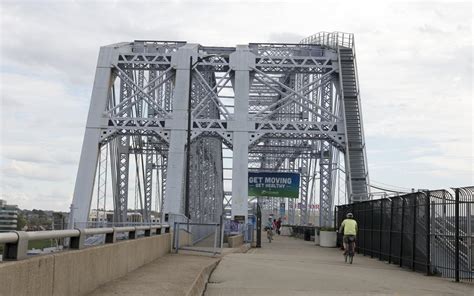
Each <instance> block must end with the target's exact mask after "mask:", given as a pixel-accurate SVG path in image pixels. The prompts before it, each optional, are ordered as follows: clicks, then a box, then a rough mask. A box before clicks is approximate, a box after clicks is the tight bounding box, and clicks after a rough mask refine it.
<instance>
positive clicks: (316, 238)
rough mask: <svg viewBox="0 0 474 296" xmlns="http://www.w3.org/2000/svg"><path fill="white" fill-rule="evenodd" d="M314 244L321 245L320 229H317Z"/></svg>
mask: <svg viewBox="0 0 474 296" xmlns="http://www.w3.org/2000/svg"><path fill="white" fill-rule="evenodd" d="M314 244H315V245H316V246H319V234H318V231H316V235H315V236H314Z"/></svg>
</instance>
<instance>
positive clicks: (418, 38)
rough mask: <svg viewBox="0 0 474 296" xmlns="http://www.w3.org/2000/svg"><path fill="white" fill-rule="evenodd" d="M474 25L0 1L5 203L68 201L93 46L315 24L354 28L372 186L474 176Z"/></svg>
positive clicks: (359, 9)
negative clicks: (473, 88)
mask: <svg viewBox="0 0 474 296" xmlns="http://www.w3.org/2000/svg"><path fill="white" fill-rule="evenodd" d="M374 2H375V1H374ZM382 2H383V3H382ZM472 23H473V7H472V3H471V2H470V1H469V2H455V3H451V2H448V1H445V2H429V1H424V2H413V1H396V2H385V1H377V2H376V3H369V2H364V1H345V2H341V1H308V2H305V1H291V2H290V1H289V2H270V1H247V2H240V3H238V2H231V1H223V0H221V1H213V2H208V1H193V2H186V1H130V0H129V1H96V2H92V1H39V0H36V1H18V0H17V1H9V0H0V94H1V101H0V114H1V120H0V133H1V134H0V144H1V145H0V198H1V199H6V200H7V201H8V202H9V203H12V204H18V205H19V206H20V207H21V208H26V209H33V208H42V209H52V210H63V211H66V210H68V208H69V205H70V203H71V201H72V193H73V189H74V182H75V178H76V173H77V167H78V160H79V155H80V149H81V145H82V139H83V135H84V130H85V124H86V118H87V112H88V107H89V102H90V94H91V89H92V84H93V79H94V72H95V66H96V62H97V54H98V51H99V47H100V46H101V45H108V44H112V43H118V42H123V41H133V40H139V39H141V40H143V39H147V40H184V41H188V42H192V43H200V44H203V45H208V46H211V45H215V46H235V45H237V44H247V43H252V42H286V43H297V42H299V41H300V40H301V39H302V38H304V37H307V36H309V35H312V34H314V33H317V32H319V31H342V32H351V33H354V34H355V45H356V55H357V65H358V70H359V82H360V90H361V100H362V108H363V120H364V129H365V136H366V144H367V158H368V164H369V174H370V180H371V182H372V183H373V184H379V185H380V184H388V185H390V186H392V188H395V186H396V188H398V187H400V188H429V189H439V188H449V187H456V186H466V185H473V184H474V155H473V154H474V152H473V150H474V149H473V148H474V147H473V125H474V120H473V113H474V110H473V107H474V106H473V102H472V100H473V99H472V94H473V92H472V83H473V51H474V49H473V36H472Z"/></svg>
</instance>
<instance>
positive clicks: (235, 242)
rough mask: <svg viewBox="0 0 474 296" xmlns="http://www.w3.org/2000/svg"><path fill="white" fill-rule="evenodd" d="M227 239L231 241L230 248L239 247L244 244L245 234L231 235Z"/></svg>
mask: <svg viewBox="0 0 474 296" xmlns="http://www.w3.org/2000/svg"><path fill="white" fill-rule="evenodd" d="M227 241H228V243H229V248H238V247H240V246H241V245H243V244H244V235H243V234H239V235H234V236H229V237H228V238H227Z"/></svg>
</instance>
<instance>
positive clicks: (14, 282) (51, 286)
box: [0, 233, 171, 296]
mask: <svg viewBox="0 0 474 296" xmlns="http://www.w3.org/2000/svg"><path fill="white" fill-rule="evenodd" d="M170 251H171V234H169V233H166V234H162V235H158V236H152V237H146V238H139V239H135V240H127V241H123V242H117V243H115V244H106V245H101V246H96V247H90V248H85V249H81V250H77V251H67V252H63V253H55V254H51V255H44V256H38V257H32V258H28V259H25V260H22V261H12V262H4V263H2V264H0V295H1V296H7V295H84V294H87V293H88V292H91V291H93V290H94V289H96V288H97V287H98V286H100V285H102V284H104V283H106V282H108V281H111V280H114V279H116V278H119V277H121V276H124V275H125V274H127V273H129V272H131V271H133V270H135V269H136V268H138V267H140V266H142V265H145V264H147V263H149V262H151V261H153V260H155V259H157V258H159V257H161V256H163V255H165V254H168V253H170Z"/></svg>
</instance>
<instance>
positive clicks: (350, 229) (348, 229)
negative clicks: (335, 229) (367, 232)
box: [340, 219, 357, 235]
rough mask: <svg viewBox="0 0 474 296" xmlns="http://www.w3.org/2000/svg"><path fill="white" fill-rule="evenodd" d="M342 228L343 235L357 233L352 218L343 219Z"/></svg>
mask: <svg viewBox="0 0 474 296" xmlns="http://www.w3.org/2000/svg"><path fill="white" fill-rule="evenodd" d="M342 228H344V235H357V222H356V220H354V219H344V221H342V224H341V228H340V229H341V230H342Z"/></svg>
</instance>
